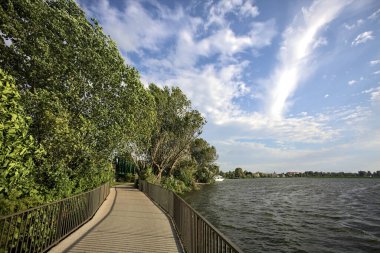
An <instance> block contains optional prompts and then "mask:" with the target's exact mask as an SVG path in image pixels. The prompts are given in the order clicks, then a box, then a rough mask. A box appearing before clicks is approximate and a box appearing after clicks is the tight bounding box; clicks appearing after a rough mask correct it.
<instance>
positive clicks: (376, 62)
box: [369, 60, 380, 66]
mask: <svg viewBox="0 0 380 253" xmlns="http://www.w3.org/2000/svg"><path fill="white" fill-rule="evenodd" d="M379 63H380V60H373V61H370V62H369V64H371V65H372V66H373V65H377V64H379Z"/></svg>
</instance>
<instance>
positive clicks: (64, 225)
mask: <svg viewBox="0 0 380 253" xmlns="http://www.w3.org/2000/svg"><path fill="white" fill-rule="evenodd" d="M109 192H110V184H109V182H107V183H105V184H103V185H102V186H100V187H98V188H96V189H94V190H91V191H88V192H85V193H81V194H78V195H75V196H72V197H69V198H66V199H63V200H59V201H56V202H53V203H49V204H46V205H43V206H39V207H36V208H32V209H29V210H26V211H23V212H19V213H16V214H12V215H9V216H5V217H1V218H0V253H3V252H14V253H16V252H44V251H46V250H48V249H49V248H51V247H52V246H54V245H55V244H57V243H58V242H59V241H61V240H62V239H63V238H65V237H66V236H68V235H69V234H70V233H71V232H73V231H74V230H76V229H77V228H78V227H80V226H81V225H82V224H84V223H86V222H87V221H88V220H89V219H91V218H92V217H93V216H94V214H95V213H96V211H97V210H98V208H99V207H100V205H101V204H102V203H103V201H104V200H105V199H106V198H107V196H108V194H109Z"/></svg>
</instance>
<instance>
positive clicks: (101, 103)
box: [0, 0, 155, 197]
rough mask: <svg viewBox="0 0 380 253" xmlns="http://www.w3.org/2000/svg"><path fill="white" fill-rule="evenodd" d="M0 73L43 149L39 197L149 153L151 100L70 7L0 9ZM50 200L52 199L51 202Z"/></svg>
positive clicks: (79, 186) (15, 1)
mask: <svg viewBox="0 0 380 253" xmlns="http://www.w3.org/2000/svg"><path fill="white" fill-rule="evenodd" d="M0 31H1V33H0V36H1V39H0V51H1V52H2V53H1V54H0V67H2V68H3V69H5V70H6V71H7V72H8V73H10V74H11V75H12V76H14V78H15V80H16V83H17V84H18V89H19V90H20V93H21V98H22V100H21V103H22V104H23V105H24V108H25V110H26V113H27V114H28V115H30V116H31V118H32V121H31V124H30V133H31V135H32V136H34V138H35V140H36V141H37V143H38V144H40V145H42V146H43V147H44V148H45V150H46V156H45V159H44V160H43V161H44V162H43V163H40V164H38V168H39V171H38V173H39V176H38V178H39V179H40V180H39V183H40V184H43V185H44V186H45V192H46V194H48V193H51V194H52V195H54V196H55V197H64V196H68V195H70V194H72V193H75V192H80V191H83V190H86V189H90V188H93V187H94V186H96V185H99V184H100V183H101V182H103V181H105V180H107V176H108V175H109V172H110V169H111V162H112V161H113V157H114V156H115V155H117V154H123V153H132V152H131V150H133V154H134V157H138V158H139V159H137V160H139V161H145V163H146V162H147V160H146V159H145V160H144V159H141V158H142V157H143V156H144V154H146V152H147V150H148V149H149V147H150V145H149V144H150V134H151V133H152V127H153V125H154V120H155V108H154V100H153V97H152V96H151V95H150V94H149V92H147V91H146V90H145V89H144V87H143V85H142V84H141V82H140V76H139V74H138V72H137V71H136V70H135V69H134V68H131V67H129V66H126V65H125V64H124V60H123V58H122V57H121V55H120V53H119V51H118V49H117V46H116V44H115V43H114V42H113V41H112V40H111V39H110V38H109V36H107V35H105V34H104V33H103V31H102V28H101V27H100V26H99V24H98V23H97V22H96V20H91V21H89V20H87V19H86V16H85V14H84V12H83V11H82V10H81V9H80V8H79V7H78V6H77V4H76V3H75V2H74V1H72V0H57V1H44V0H36V1H24V0H12V1H2V2H1V3H0ZM54 196H53V197H54Z"/></svg>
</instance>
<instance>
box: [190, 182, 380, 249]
mask: <svg viewBox="0 0 380 253" xmlns="http://www.w3.org/2000/svg"><path fill="white" fill-rule="evenodd" d="M185 200H186V201H187V202H188V203H190V204H191V206H193V207H194V209H196V210H197V211H199V212H200V213H201V214H202V215H203V216H204V217H205V218H206V219H207V220H208V221H210V222H211V223H212V224H213V225H215V226H216V227H217V228H218V229H219V230H220V231H221V232H222V233H223V234H225V235H226V236H227V237H228V238H230V239H231V240H232V241H233V242H235V243H236V244H237V245H239V246H240V247H241V249H242V250H244V251H245V252H355V253H359V252H380V179H348V178H347V179H316V178H284V179H253V180H249V179H246V180H225V181H223V182H221V183H216V184H214V185H206V186H204V187H203V188H202V190H200V191H196V192H192V193H190V194H188V195H186V196H185Z"/></svg>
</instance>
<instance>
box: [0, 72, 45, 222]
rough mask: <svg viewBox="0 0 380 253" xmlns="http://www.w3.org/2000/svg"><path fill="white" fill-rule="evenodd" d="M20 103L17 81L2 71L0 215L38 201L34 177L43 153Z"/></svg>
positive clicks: (0, 88) (0, 101)
mask: <svg viewBox="0 0 380 253" xmlns="http://www.w3.org/2000/svg"><path fill="white" fill-rule="evenodd" d="M20 100H21V97H20V94H19V92H18V90H17V87H16V85H15V83H14V80H13V79H12V78H11V77H10V76H8V75H6V74H5V73H4V72H3V70H1V69H0V215H4V214H8V213H12V212H15V211H18V210H20V209H24V208H26V207H29V206H30V205H31V204H33V203H34V202H38V201H39V200H38V198H37V196H38V191H37V187H36V185H35V183H34V180H33V173H34V169H35V164H34V160H35V159H38V158H41V155H42V154H43V149H41V148H38V146H37V145H36V143H35V141H34V139H33V137H32V136H31V135H30V134H29V124H30V121H31V119H30V117H28V116H27V115H26V114H25V111H24V108H23V106H22V105H21V103H20ZM28 202H31V203H28Z"/></svg>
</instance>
